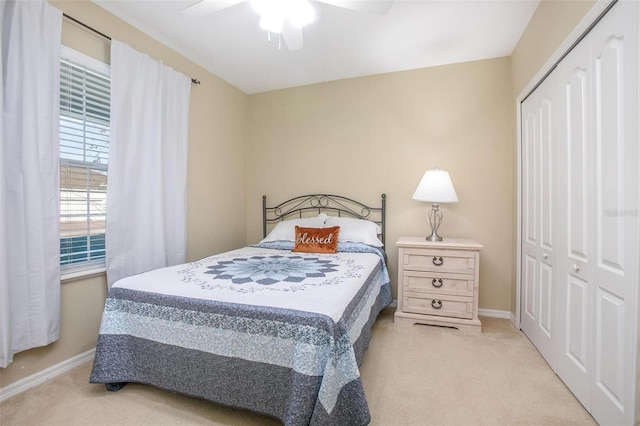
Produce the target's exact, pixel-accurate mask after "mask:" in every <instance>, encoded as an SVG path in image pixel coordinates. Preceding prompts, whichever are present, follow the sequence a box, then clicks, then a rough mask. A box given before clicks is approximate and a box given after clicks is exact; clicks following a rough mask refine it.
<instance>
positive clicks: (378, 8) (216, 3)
mask: <svg viewBox="0 0 640 426" xmlns="http://www.w3.org/2000/svg"><path fill="white" fill-rule="evenodd" d="M244 1H249V2H250V3H251V6H252V7H253V9H254V10H255V11H256V12H257V13H258V14H260V28H263V29H265V30H267V31H268V32H269V37H271V33H275V34H278V35H279V37H282V39H284V42H285V44H286V45H287V48H288V49H289V50H298V49H301V48H302V27H303V26H305V25H307V24H309V23H311V22H313V19H314V17H315V11H314V9H313V6H312V5H311V3H310V0H201V1H200V2H198V3H195V4H193V5H191V6H188V7H186V8H185V9H183V10H182V12H183V13H185V14H187V15H192V16H200V15H205V14H208V13H213V12H217V11H219V10H222V9H225V8H227V7H231V6H234V5H236V4H238V3H242V2H244ZM315 1H317V2H319V3H326V4H330V5H332V6H337V7H342V8H345V9H350V10H355V11H359V12H368V13H377V14H385V13H387V12H388V11H389V9H390V8H391V5H392V4H393V1H394V0H315Z"/></svg>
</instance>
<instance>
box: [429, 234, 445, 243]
mask: <svg viewBox="0 0 640 426" xmlns="http://www.w3.org/2000/svg"><path fill="white" fill-rule="evenodd" d="M426 240H427V241H436V242H437V241H442V237H441V236H440V235H438V234H437V233H435V232H434V233H432V234H431V235H428V236H427V238H426Z"/></svg>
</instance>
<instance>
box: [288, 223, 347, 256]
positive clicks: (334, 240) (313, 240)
mask: <svg viewBox="0 0 640 426" xmlns="http://www.w3.org/2000/svg"><path fill="white" fill-rule="evenodd" d="M339 232H340V227H339V226H333V227H331V228H303V227H301V226H296V232H295V244H296V245H295V247H294V248H293V250H291V251H296V252H303V253H336V252H337V251H338V234H339Z"/></svg>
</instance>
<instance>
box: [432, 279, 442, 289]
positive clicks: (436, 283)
mask: <svg viewBox="0 0 640 426" xmlns="http://www.w3.org/2000/svg"><path fill="white" fill-rule="evenodd" d="M431 285H432V286H434V287H435V288H440V287H442V278H438V279H435V278H434V279H433V281H431Z"/></svg>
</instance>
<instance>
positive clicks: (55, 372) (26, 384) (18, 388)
mask: <svg viewBox="0 0 640 426" xmlns="http://www.w3.org/2000/svg"><path fill="white" fill-rule="evenodd" d="M95 352H96V349H95V348H93V349H90V350H88V351H86V352H84V353H81V354H80V355H76V356H74V357H73V358H69V359H68V360H66V361H62V362H61V363H59V364H56V365H53V366H51V367H49V368H47V369H45V370H42V371H39V372H37V373H35V374H32V375H31V376H28V377H25V378H24V379H20V380H18V381H17V382H14V383H11V384H10V385H8V386H5V387H3V388H0V402H2V401H4V400H6V399H9V398H11V397H12V396H15V395H17V394H19V393H21V392H24V391H26V390H28V389H30V388H32V387H34V386H37V385H39V384H40V383H43V382H46V381H47V380H51V379H53V378H54V377H57V376H59V375H61V374H63V373H66V372H67V371H69V370H71V369H73V368H75V367H77V366H79V365H82V364H84V363H85V362H88V361H91V360H92V359H93V357H94V355H95Z"/></svg>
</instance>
